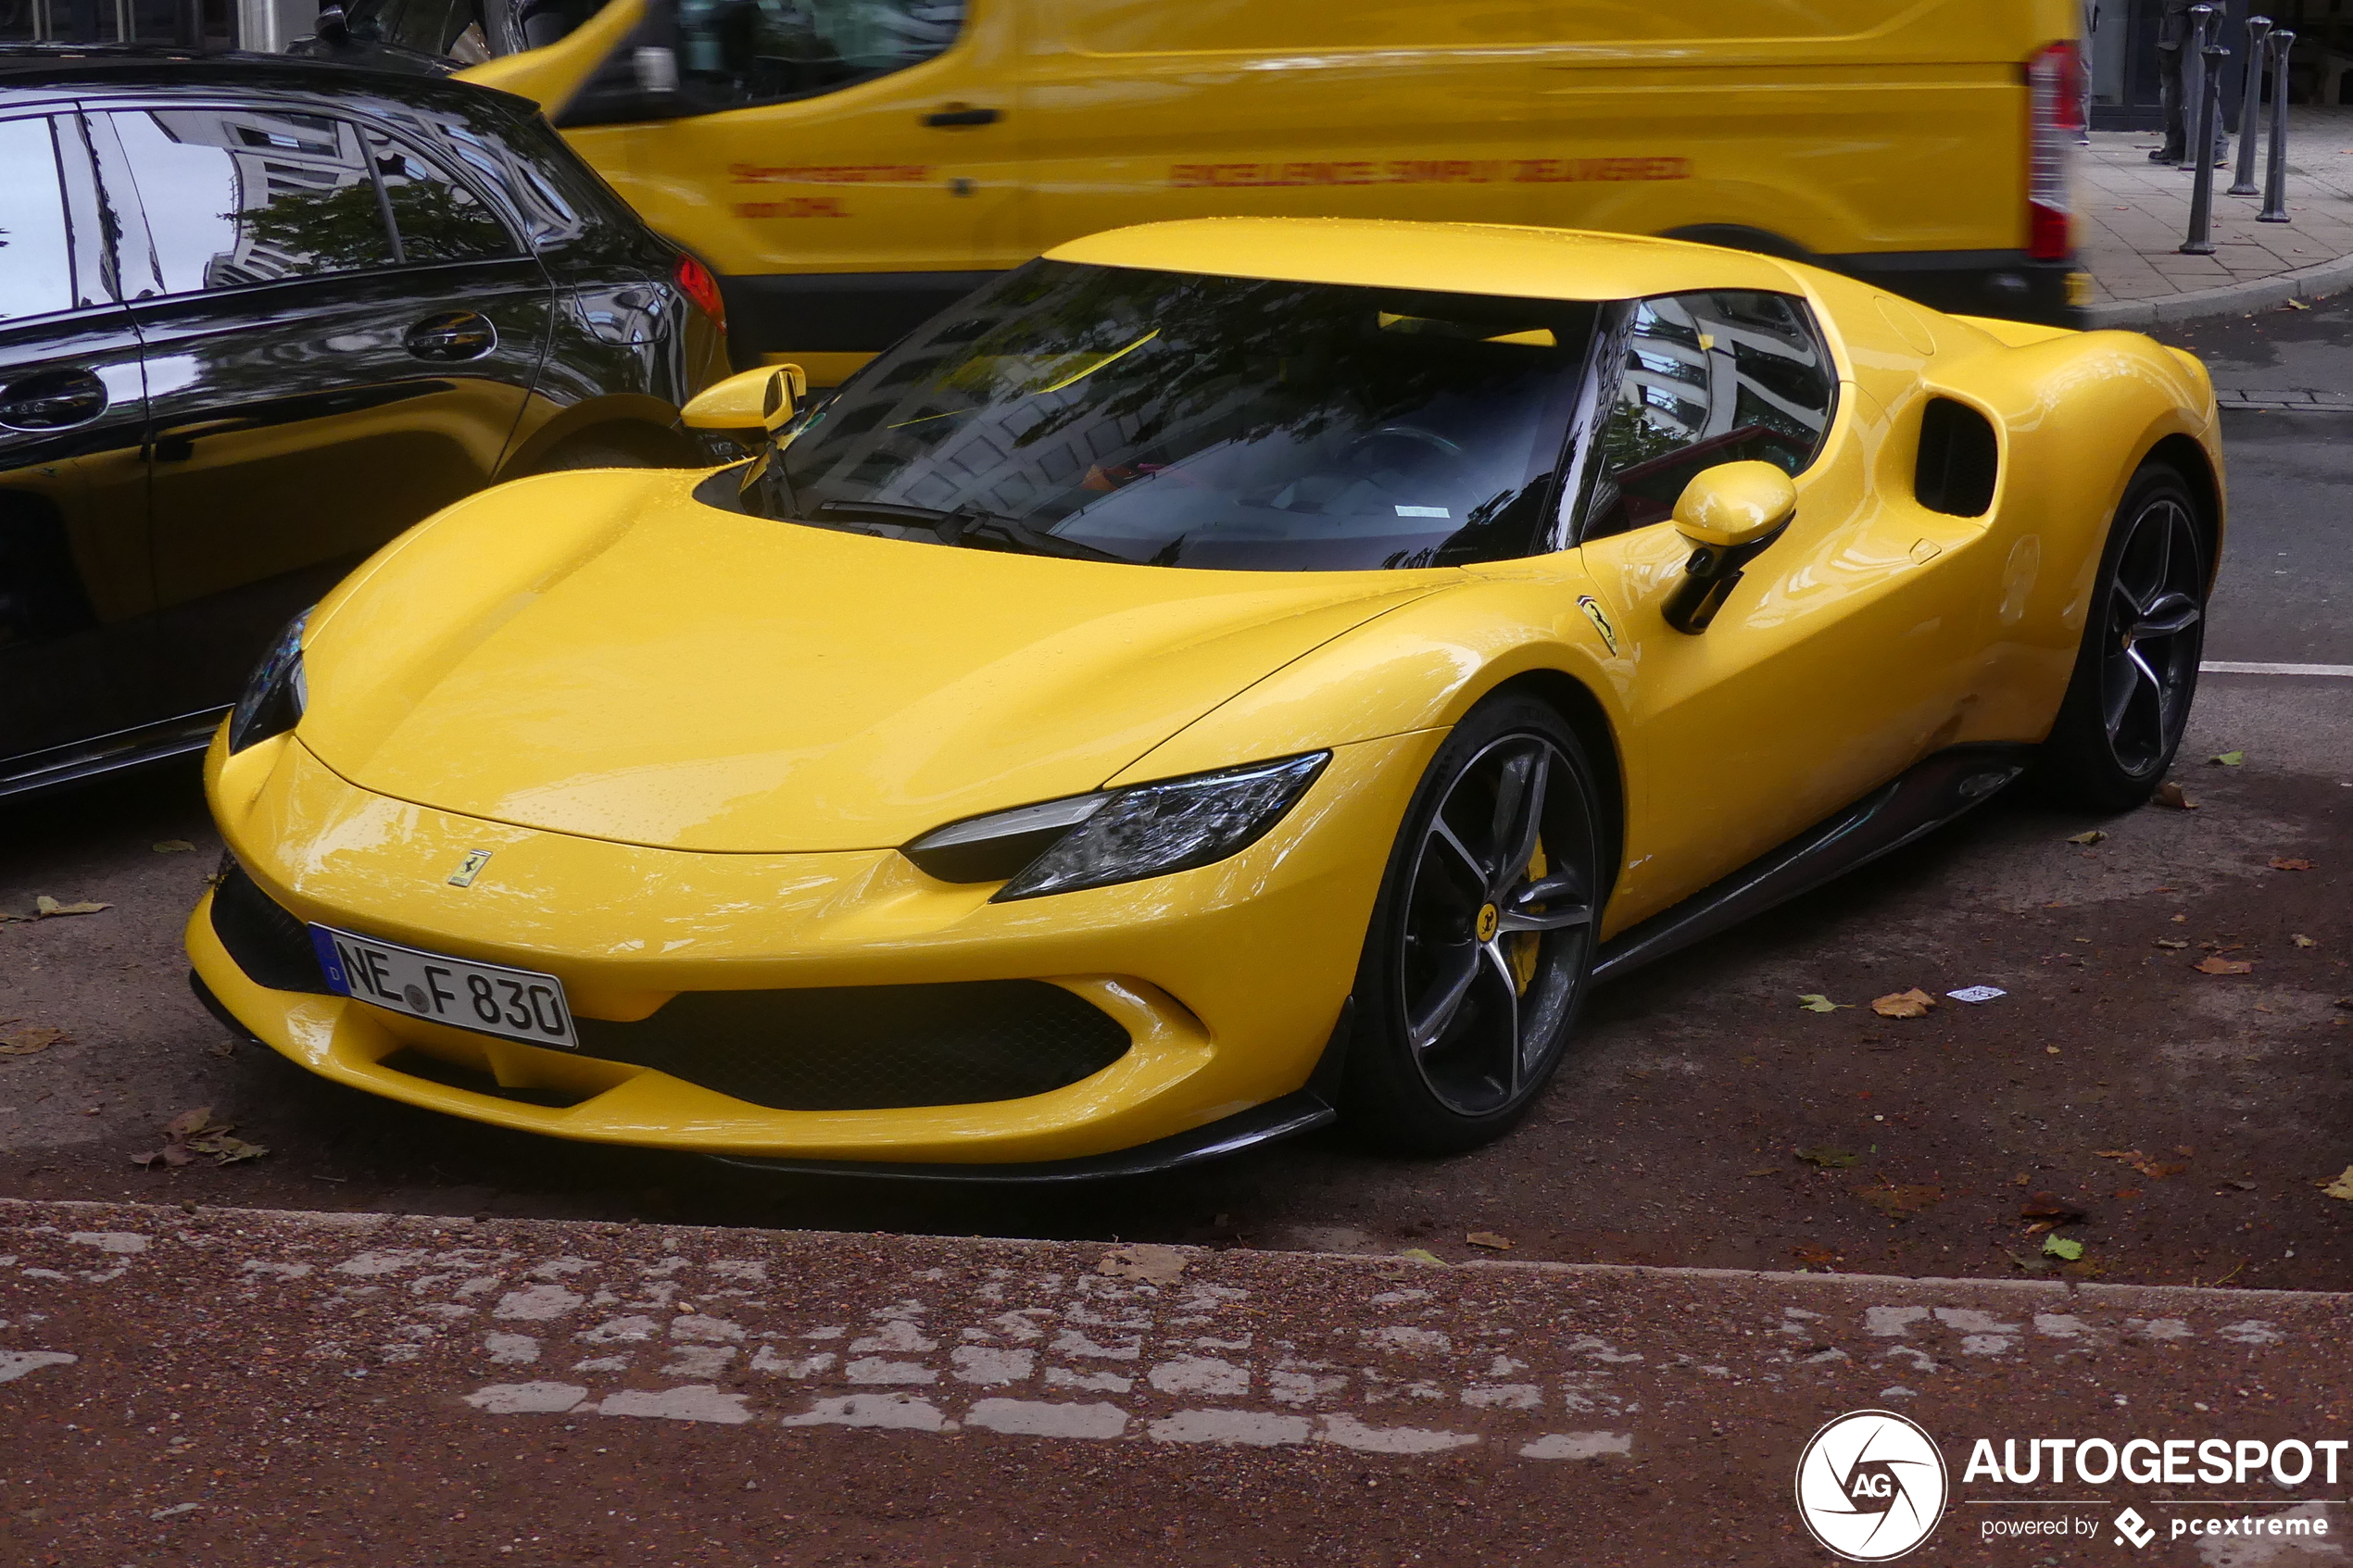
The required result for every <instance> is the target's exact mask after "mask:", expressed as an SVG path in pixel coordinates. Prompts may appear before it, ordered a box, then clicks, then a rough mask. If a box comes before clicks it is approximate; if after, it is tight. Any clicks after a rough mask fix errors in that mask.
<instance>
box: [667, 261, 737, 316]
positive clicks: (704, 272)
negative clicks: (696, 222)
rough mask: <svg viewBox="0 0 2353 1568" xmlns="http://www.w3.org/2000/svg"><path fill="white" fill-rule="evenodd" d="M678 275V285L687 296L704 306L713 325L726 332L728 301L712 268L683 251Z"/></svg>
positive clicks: (704, 310)
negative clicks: (721, 293) (720, 289)
mask: <svg viewBox="0 0 2353 1568" xmlns="http://www.w3.org/2000/svg"><path fill="white" fill-rule="evenodd" d="M676 277H677V280H678V286H679V288H680V289H682V290H684V291H685V293H686V297H687V298H688V299H691V300H693V301H694V302H695V303H696V304H697V305H699V306H701V307H702V310H703V314H704V315H706V316H708V317H710V318H711V325H713V326H715V327H717V328H718V329H719V330H720V331H721V332H725V331H726V330H727V302H726V300H725V299H724V298H722V297H721V295H720V293H719V280H718V279H716V278H714V277H712V276H711V269H710V268H708V267H705V266H704V265H703V264H702V263H701V262H699V261H697V260H696V259H695V258H694V257H691V256H687V255H686V254H685V253H683V252H681V253H680V255H679V257H678V270H677V273H676Z"/></svg>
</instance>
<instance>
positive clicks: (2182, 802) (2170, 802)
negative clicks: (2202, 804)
mask: <svg viewBox="0 0 2353 1568" xmlns="http://www.w3.org/2000/svg"><path fill="white" fill-rule="evenodd" d="M2157 803H2158V805H2159V806H2171V807H2172V808H2173V809H2175V810H2176V811H2195V810H2196V809H2197V802H2196V801H2195V800H2192V799H2191V798H2190V797H2188V796H2186V795H2184V794H2183V793H2182V786H2181V785H2180V784H2172V783H2166V784H2159V785H2158V786H2157Z"/></svg>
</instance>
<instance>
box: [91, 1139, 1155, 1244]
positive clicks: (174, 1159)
mask: <svg viewBox="0 0 2353 1568" xmlns="http://www.w3.org/2000/svg"><path fill="white" fill-rule="evenodd" d="M235 1128H236V1123H233V1122H216V1121H214V1120H213V1119H212V1107H210V1106H208V1105H204V1106H198V1107H197V1108H196V1109H195V1110H183V1111H182V1112H181V1113H180V1114H179V1115H177V1116H175V1117H173V1118H172V1119H171V1120H170V1121H169V1122H167V1123H164V1124H163V1136H164V1143H163V1147H162V1148H158V1149H154V1150H151V1151H149V1152H148V1153H145V1154H134V1155H132V1157H131V1162H132V1164H133V1165H141V1166H145V1167H147V1168H149V1169H153V1168H154V1167H155V1166H157V1165H166V1166H180V1165H185V1164H187V1163H189V1161H190V1160H193V1159H194V1158H195V1156H196V1155H199V1154H208V1155H210V1156H212V1162H213V1163H214V1164H216V1165H234V1164H237V1163H239V1162H240V1161H242V1160H258V1159H260V1158H261V1157H262V1156H263V1155H265V1154H267V1153H269V1152H270V1151H269V1149H267V1148H263V1147H262V1146H261V1145H260V1144H258V1143H247V1142H246V1141H245V1139H243V1138H236V1137H231V1136H230V1134H231V1133H232V1132H233V1131H234V1130H235ZM1162 1250H1167V1249H1166V1248H1163V1249H1162Z"/></svg>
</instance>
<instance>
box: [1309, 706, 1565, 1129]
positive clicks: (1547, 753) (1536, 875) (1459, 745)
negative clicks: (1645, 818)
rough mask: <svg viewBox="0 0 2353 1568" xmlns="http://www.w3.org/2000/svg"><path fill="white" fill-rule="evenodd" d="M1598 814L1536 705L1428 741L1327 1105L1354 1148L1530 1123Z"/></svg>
mask: <svg viewBox="0 0 2353 1568" xmlns="http://www.w3.org/2000/svg"><path fill="white" fill-rule="evenodd" d="M1600 820H1601V808H1600V794H1599V791H1598V790H1597V789H1596V788H1595V787H1594V784H1593V774H1592V765H1591V764H1590V762H1589V761H1588V760H1587V759H1586V756H1585V752H1584V748H1583V747H1582V746H1579V744H1578V741H1577V737H1576V735H1575V734H1572V733H1571V732H1570V730H1569V728H1568V726H1567V724H1565V723H1563V722H1562V721H1561V719H1560V716H1559V714H1557V713H1555V712H1554V710H1553V709H1551V708H1550V707H1548V706H1546V705H1545V704H1543V703H1541V702H1538V701H1536V700H1534V699H1532V698H1529V697H1521V696H1506V697H1503V698H1499V699H1491V700H1490V701H1488V702H1486V703H1484V704H1482V705H1481V706H1479V707H1478V708H1476V709H1472V711H1471V713H1470V714H1469V716H1468V717H1466V719H1465V720H1464V721H1462V722H1461V723H1460V724H1458V725H1456V726H1455V729H1454V733H1453V734H1452V735H1450V736H1449V737H1448V738H1447V741H1446V744H1445V745H1444V746H1441V747H1440V748H1439V752H1438V755H1437V757H1436V758H1434V759H1432V760H1431V762H1430V765H1429V768H1428V771H1426V772H1425V773H1424V774H1423V776H1422V782H1421V784H1420V786H1419V787H1418V788H1417V789H1416V791H1415V794H1414V800H1413V804H1412V806H1411V807H1410V808H1408V809H1407V810H1406V813H1405V820H1404V823H1403V827H1402V828H1401V830H1400V831H1399V834H1398V837H1397V843H1396V845H1395V847H1393V848H1392V849H1391V851H1390V859H1389V869H1388V871H1387V872H1386V873H1385V874H1384V876H1383V878H1382V881H1381V890H1380V896H1379V897H1378V900H1377V901H1376V902H1375V904H1374V907H1373V920H1372V926H1371V929H1370V931H1369V932H1368V933H1367V934H1366V935H1365V952H1364V957H1363V959H1362V960H1361V961H1360V963H1359V966H1358V969H1357V976H1356V991H1355V997H1354V1008H1353V1017H1354V1019H1355V1035H1354V1038H1353V1041H1352V1042H1351V1045H1350V1049H1349V1053H1348V1060H1347V1068H1346V1078H1345V1084H1344V1086H1343V1089H1342V1093H1341V1096H1340V1099H1341V1106H1340V1110H1341V1114H1342V1116H1343V1117H1344V1119H1345V1120H1346V1121H1347V1122H1348V1123H1349V1124H1350V1125H1351V1126H1352V1127H1353V1129H1354V1130H1355V1131H1356V1132H1357V1134H1358V1135H1360V1136H1362V1137H1363V1138H1365V1140H1366V1141H1367V1142H1369V1143H1371V1144H1372V1145H1374V1146H1375V1147H1376V1148H1380V1149H1383V1150H1385V1151H1387V1152H1390V1153H1397V1154H1447V1153H1453V1152H1456V1151H1458V1150H1462V1149H1466V1148H1476V1147H1478V1145H1480V1144H1483V1143H1486V1142H1489V1141H1490V1140H1491V1139H1493V1138H1496V1137H1500V1136H1501V1135H1503V1134H1504V1133H1505V1132H1506V1131H1508V1130H1509V1129H1510V1128H1511V1126H1512V1125H1513V1124H1514V1123H1516V1122H1518V1121H1519V1119H1520V1118H1521V1117H1522V1116H1524V1115H1526V1114H1527V1112H1528V1108H1529V1106H1530V1105H1531V1104H1533V1103H1534V1102H1535V1099H1536V1097H1537V1095H1538V1094H1539V1093H1540V1092H1541V1090H1542V1088H1543V1086H1544V1083H1545V1080H1546V1079H1548V1078H1549V1077H1551V1076H1552V1073H1553V1070H1554V1068H1555V1067H1557V1066H1558V1065H1559V1063H1560V1059H1561V1054H1562V1051H1563V1049H1564V1047H1566V1045H1567V1041H1568V1035H1569V1030H1570V1026H1571V1025H1572V1024H1573V1023H1574V1022H1575V1021H1576V1017H1577V1010H1578V1007H1579V1003H1580V1002H1581V1001H1582V1000H1583V998H1584V995H1585V989H1586V985H1587V983H1588V981H1589V980H1590V978H1591V976H1592V965H1593V945H1594V922H1595V921H1596V919H1597V918H1598V914H1599V909H1598V906H1599V902H1600V890H1601V889H1602V888H1603V887H1604V885H1605V879H1604V877H1603V876H1602V874H1601V864H1600V860H1601V854H1600V845H1601V834H1600V831H1599V823H1600Z"/></svg>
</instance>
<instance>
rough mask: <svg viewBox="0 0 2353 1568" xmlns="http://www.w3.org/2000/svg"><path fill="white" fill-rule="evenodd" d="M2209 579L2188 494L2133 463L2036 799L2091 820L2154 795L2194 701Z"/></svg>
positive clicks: (2160, 471)
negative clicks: (2090, 815) (2086, 813)
mask: <svg viewBox="0 0 2353 1568" xmlns="http://www.w3.org/2000/svg"><path fill="white" fill-rule="evenodd" d="M2209 579H2210V573H2209V571H2208V563H2207V559H2206V530H2205V527H2204V525H2203V521H2202V519H2201V516H2200V508H2199V506H2198V502H2197V498H2196V495H2194V494H2193V493H2192V492H2191V490H2190V487H2189V485H2188V484H2187V483H2184V482H2183V478H2182V476H2181V474H2180V473H2179V472H2178V471H2176V470H2174V469H2173V468H2172V467H2171V466H2170V465H2168V464H2165V463H2147V464H2145V465H2143V466H2142V468H2141V470H2140V471H2139V472H2138V473H2136V474H2134V475H2133V483H2131V484H2129V485H2127V486H2126V487H2125V490H2124V499H2123V501H2122V502H2121V503H2120V504H2119V505H2118V507H2117V508H2116V521H2115V522H2114V524H2113V525H2112V526H2111V527H2110V528H2109V529H2108V546H2107V548H2106V549H2105V550H2103V551H2102V552H2101V557H2100V571H2099V576H2098V577H2097V578H2096V579H2095V580H2094V583H2093V587H2092V606H2091V609H2090V612H2089V613H2088V614H2087V615H2086V616H2085V617H2084V625H2083V642H2082V646H2081V647H2080V648H2079V649H2078V650H2077V652H2076V656H2075V672H2074V674H2073V676H2072V677H2071V678H2070V680H2069V682H2068V687H2067V696H2066V697H2065V698H2064V699H2062V701H2061V702H2060V704H2059V712H2058V718H2057V720H2056V721H2054V722H2053V723H2052V725H2051V734H2050V738H2049V739H2047V740H2045V742H2044V743H2043V750H2042V757H2041V759H2040V761H2039V763H2038V765H2037V776H2038V780H2039V782H2040V784H2041V785H2042V787H2043V790H2044V793H2045V794H2046V795H2048V796H2050V797H2053V798H2055V799H2057V800H2058V801H2059V802H2061V803H2063V804H2066V805H2070V806H2078V807H2082V808H2085V809H2090V810H2095V811H2125V810H2130V809H2132V808H2133V807H2135V806H2139V805H2141V804H2143V803H2144V802H2145V801H2146V800H2147V799H2148V797H2150V795H2152V794H2153V793H2155V791H2156V789H2157V786H2158V781H2159V780H2161V779H2163V778H2164V777H2165V771H2166V770H2167V769H2168V768H2170V767H2171V766H2172V764H2173V754H2174V752H2175V751H2176V750H2177V749H2178V748H2179V747H2180V746H2181V744H2182V733H2183V730H2184V729H2186V728H2187V727H2188V724H2189V719H2190V701H2191V699H2192V698H2193V697H2194V696H2196V693H2197V665H2198V656H2199V653H2200V652H2201V651H2202V650H2203V648H2204V646H2205V643H2206V593H2207V583H2208V581H2209Z"/></svg>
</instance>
